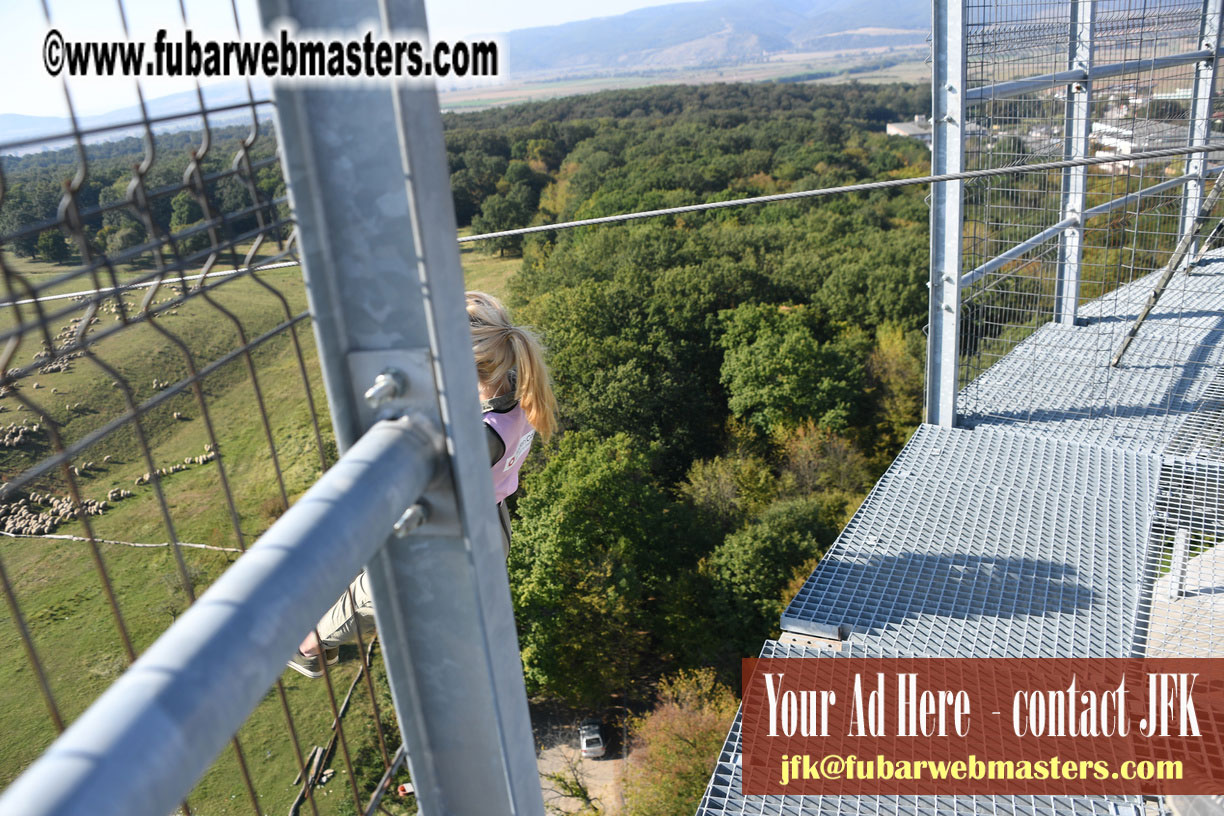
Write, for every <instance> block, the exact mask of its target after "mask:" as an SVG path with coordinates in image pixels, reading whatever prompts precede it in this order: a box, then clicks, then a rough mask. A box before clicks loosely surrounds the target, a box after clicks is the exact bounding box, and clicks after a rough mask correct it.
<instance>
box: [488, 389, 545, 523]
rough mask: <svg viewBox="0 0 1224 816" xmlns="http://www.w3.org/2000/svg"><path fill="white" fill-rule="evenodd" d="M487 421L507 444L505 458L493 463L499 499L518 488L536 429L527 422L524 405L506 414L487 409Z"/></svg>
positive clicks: (494, 481)
mask: <svg viewBox="0 0 1224 816" xmlns="http://www.w3.org/2000/svg"><path fill="white" fill-rule="evenodd" d="M484 421H485V422H486V423H487V424H488V425H489V427H491V428H492V429H493V430H494V431H496V432H497V435H498V436H500V437H501V440H502V443H503V444H504V445H505V446H506V450H505V452H503V453H502V457H501V458H500V459H498V460H497V461H496V462H494V463H493V496H494V499H495V500H496V501H499V502H500V501H504V500H505V498H506V497H507V496H509V495H511V494H512V493H514V491H515V490H518V475H519V468H521V467H522V465H523V460H524V459H526V458H527V454H528V453H529V452H530V451H531V440H532V439H534V438H535V429H534V428H532V427H531V423H530V422H528V421H527V414H525V413H524V412H523V406H522V405H521V404H519V405H515V406H514V407H513V408H511V409H510V410H509V411H506V412H505V413H498V412H497V411H487V412H485V414H484Z"/></svg>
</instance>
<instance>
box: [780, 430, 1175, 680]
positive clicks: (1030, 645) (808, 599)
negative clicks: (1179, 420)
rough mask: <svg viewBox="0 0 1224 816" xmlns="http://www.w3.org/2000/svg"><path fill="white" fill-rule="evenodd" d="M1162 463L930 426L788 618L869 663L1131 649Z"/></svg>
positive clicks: (785, 622)
mask: <svg viewBox="0 0 1224 816" xmlns="http://www.w3.org/2000/svg"><path fill="white" fill-rule="evenodd" d="M1158 473H1159V462H1158V460H1157V458H1156V457H1153V456H1150V455H1146V454H1142V453H1135V452H1131V451H1123V450H1111V449H1103V448H1096V447H1092V446H1087V445H1077V444H1073V443H1070V442H1063V441H1060V440H1056V439H1047V438H1043V437H1040V436H1034V435H1031V434H1017V433H1014V432H1011V431H1007V430H1003V429H999V428H993V427H983V428H979V429H977V430H974V431H964V430H954V429H951V430H950V429H943V428H936V427H933V426H929V425H927V426H923V427H921V428H919V430H918V432H917V433H916V434H915V435H914V438H913V439H912V440H911V441H910V443H909V444H908V445H907V446H906V447H905V450H904V451H902V453H901V455H900V456H898V457H897V459H896V461H895V462H894V463H893V465H892V466H891V467H890V468H889V469H888V471H887V472H886V473H885V474H884V476H883V477H882V478H881V479H880V481H879V482H878V483H877V485H876V487H875V489H874V490H872V492H871V494H870V495H869V496H868V498H867V500H866V501H865V502H864V503H863V505H862V506H861V507H860V508H859V511H858V513H856V514H855V516H854V518H853V519H852V520H851V521H850V523H849V524H848V525H847V526H846V529H845V530H844V531H843V532H842V534H841V536H840V537H839V538H838V540H837V543H836V544H835V545H834V546H833V548H832V549H830V550H829V552H828V553H827V554H826V555H825V556H824V558H823V559H821V562H820V564H819V566H818V567H817V568H816V571H815V572H814V573H813V574H812V575H811V577H810V578H809V579H808V580H807V582H806V583H805V584H804V586H803V588H802V589H801V590H800V591H799V594H798V595H796V597H795V598H794V600H793V601H791V603H790V606H788V607H787V609H786V611H785V613H784V614H783V616H782V626H783V628H784V629H787V630H789V631H793V632H801V633H806V634H812V635H817V636H821V637H832V638H839V637H840V638H846V639H848V640H850V641H851V642H852V643H853V642H872V643H874V644H875V645H876V646H877V651H876V653H877V654H888V655H902V654H904V655H912V656H924V657H1070V656H1089V655H1091V656H1100V657H1106V656H1121V655H1127V654H1129V653H1130V651H1131V648H1132V641H1133V639H1134V635H1135V632H1134V620H1135V616H1136V613H1137V611H1138V605H1139V596H1140V593H1139V577H1140V574H1141V567H1142V564H1143V561H1144V549H1145V546H1146V541H1147V531H1148V522H1149V516H1148V514H1149V512H1150V508H1151V507H1152V505H1153V500H1154V498H1155V493H1156V482H1157V476H1158Z"/></svg>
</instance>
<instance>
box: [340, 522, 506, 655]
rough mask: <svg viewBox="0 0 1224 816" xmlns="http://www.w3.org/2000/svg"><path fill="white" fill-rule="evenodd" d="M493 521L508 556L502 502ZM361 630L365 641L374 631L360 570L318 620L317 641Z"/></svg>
mask: <svg viewBox="0 0 1224 816" xmlns="http://www.w3.org/2000/svg"><path fill="white" fill-rule="evenodd" d="M497 520H498V522H499V525H500V527H501V533H502V548H503V551H504V554H505V555H507V556H508V555H510V511H509V510H507V509H506V505H505V503H504V502H498V504H497ZM358 626H360V627H361V639H362V640H363V641H367V642H368V640H369V638H370V635H371V634H372V633H373V632H374V600H373V599H372V598H371V597H370V579H369V578H368V577H366V574H365V572H364V571H362V573H361V574H360V575H358V576H357V578H356V580H354V581H353V582H352V583H351V584H349V586H348V591H347V592H345V593H344V594H343V595H341V596H340V600H338V601H336V602H335V603H334V604H332V607H331V609H329V610H327V611H326V612H325V613H323V617H322V618H320V619H319V623H318V624H317V628H318V630H319V642H320V643H322V644H323V645H324V646H325V647H326V648H328V649H334V648H335V647H337V646H340V645H341V644H344V643H349V642H350V641H354V640H356V639H357V627H358Z"/></svg>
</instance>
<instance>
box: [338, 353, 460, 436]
mask: <svg viewBox="0 0 1224 816" xmlns="http://www.w3.org/2000/svg"><path fill="white" fill-rule="evenodd" d="M345 361H346V362H347V364H348V370H349V377H350V378H351V380H350V382H352V383H353V384H354V385H356V386H357V388H359V389H361V391H362V392H363V393H365V395H366V399H363V400H361V401H360V402H359V403H358V405H357V416H358V417H359V418H360V420H361V427H362V428H363V429H364V428H369V427H371V426H372V425H374V423H376V422H378V421H379V420H381V419H395V418H396V417H402V416H408V417H412V418H413V419H414V420H416V419H418V418H421V419H427V420H429V421H430V422H432V423H433V424H434V427H437V428H440V427H442V417H441V415H440V413H439V412H438V391H437V388H436V387H435V385H434V377H433V367H432V366H431V365H430V356H429V349H427V348H418V349H386V350H383V351H353V352H349V353H348V354H347V355H345Z"/></svg>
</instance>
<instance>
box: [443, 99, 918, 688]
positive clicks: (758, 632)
mask: <svg viewBox="0 0 1224 816" xmlns="http://www.w3.org/2000/svg"><path fill="white" fill-rule="evenodd" d="M928 108H929V96H928V91H927V90H926V89H924V88H917V87H905V86H882V87H871V86H862V85H847V86H840V87H829V86H804V85H771V84H762V85H717V86H704V87H656V88H650V89H645V90H640V91H630V92H618V93H607V94H599V95H594V96H589V97H577V98H572V99H563V100H556V101H553V102H547V103H542V104H538V105H528V106H519V107H515V108H510V109H504V110H493V111H486V112H483V113H477V114H465V115H456V116H451V117H449V118H448V120H447V123H446V124H447V134H446V136H447V139H446V143H447V152H448V158H449V160H450V164H451V170H452V176H451V179H452V188H453V190H454V193H455V207H456V212H457V215H458V217H459V223H460V225H461V226H466V225H468V224H470V225H471V227H472V229H473V231H474V232H476V233H483V232H489V231H494V230H504V229H509V228H514V227H519V226H526V225H530V224H540V223H550V222H557V221H567V220H572V219H576V218H589V217H595V216H601V215H608V214H613V213H618V212H629V211H634V210H644V209H653V208H659V207H668V206H675V205H680V204H688V203H693V202H704V201H719V200H725V199H733V198H742V197H747V196H754V195H762V194H767V193H775V192H787V191H791V190H802V189H810V188H816V187H825V186H830V185H837V184H846V183H849V182H856V181H868V180H875V179H889V178H898V177H905V176H916V175H922V174H924V173H926V172H927V170H928V166H929V153H928V151H927V149H926V148H925V147H924V146H923V145H922V144H920V143H918V142H916V141H909V140H905V139H900V138H896V137H889V136H885V135H884V134H883V132H882V131H883V129H884V124H885V123H886V122H887V121H890V120H892V121H896V120H898V119H902V118H909V117H912V115H913V114H914V113H916V112H919V111H924V110H927V109H928ZM923 196H924V189H921V188H917V187H914V188H905V189H899V190H888V191H880V192H875V193H871V194H869V195H850V196H838V197H832V198H828V199H819V200H811V201H807V202H799V203H784V204H769V205H756V206H749V207H742V208H733V209H722V210H717V211H714V212H710V213H705V214H697V215H684V216H677V217H664V218H655V219H651V220H649V221H642V222H630V223H629V224H625V225H618V226H610V227H585V228H578V229H574V230H565V231H560V232H555V233H542V234H536V235H532V236H530V237H528V238H527V239H526V240H522V239H518V238H510V239H496V240H491V241H488V242H486V244H487V246H486V247H485V251H487V252H490V253H495V254H499V255H501V254H518V253H521V255H522V267H521V269H520V271H519V272H517V273H516V274H515V275H514V277H513V278H512V279H511V280H510V282H509V286H508V290H509V293H510V296H509V301H510V304H509V305H510V306H511V308H512V311H513V312H514V315H515V320H516V321H519V322H524V323H527V324H530V325H532V326H534V327H536V328H537V329H538V330H539V331H540V333H541V334H542V336H543V338H544V340H545V342H546V345H547V346H548V348H549V352H550V363H551V367H552V373H553V377H554V381H555V386H556V389H557V394H558V399H559V402H560V406H561V413H562V426H563V429H564V432H563V433H562V434H561V435H560V437H559V439H557V440H556V442H555V443H554V444H552V445H551V446H549V447H547V448H543V449H541V450H539V451H538V452H537V453H536V454H535V459H534V461H533V462H532V463H530V464H529V465H528V467H527V468H526V475H525V477H524V480H523V482H524V483H523V488H522V490H521V491H520V493H519V496H518V501H517V506H516V508H515V534H514V545H513V548H512V552H511V556H510V564H509V567H510V576H511V586H512V592H513V595H514V600H515V604H516V612H517V614H518V621H519V630H520V638H521V645H522V650H523V660H524V664H525V669H526V673H527V679H528V683H529V689H530V691H532V692H534V693H544V694H548V695H553V696H557V697H560V698H563V699H565V700H568V701H570V702H572V703H575V704H582V705H587V706H596V707H598V706H600V705H605V704H606V703H607V701H608V700H610V699H613V698H615V697H622V696H624V697H627V698H629V699H642V698H643V697H644V696H645V695H646V694H647V693H648V690H649V689H650V688H651V687H652V686H653V683H654V682H655V681H656V680H657V679H658V678H659V677H660V676H662V675H664V674H668V673H671V672H675V671H678V670H682V669H697V668H699V667H713V668H714V669H715V670H716V671H717V675H718V677H719V678H720V679H721V680H722V681H723V682H726V683H729V684H732V685H734V683H735V678H736V676H737V675H738V672H739V661H740V658H742V657H745V656H754V655H755V654H756V653H757V651H758V650H759V648H760V645H761V642H762V641H763V640H764V638H766V637H767V636H769V635H770V634H771V633H773V632H775V631H776V626H777V620H778V615H779V613H780V611H781V609H782V607H783V603H784V600H785V599H786V598H788V597H789V594H790V593H792V592H793V591H794V589H795V587H796V585H797V582H798V581H801V580H802V578H803V577H805V576H806V575H807V574H808V573H809V571H810V570H811V569H812V567H813V565H814V563H815V562H816V560H817V559H818V558H819V557H820V555H821V554H822V553H823V552H824V551H825V550H826V549H827V547H828V546H829V545H830V543H831V542H832V541H833V539H834V538H835V536H836V534H837V532H838V531H839V530H840V529H841V527H842V525H843V524H844V523H845V521H846V520H847V519H848V517H849V515H850V514H851V513H852V512H853V511H854V509H855V508H856V507H857V505H858V503H859V502H860V501H861V500H862V498H863V496H864V495H865V492H866V490H867V489H868V487H869V486H870V485H871V484H872V483H873V481H874V480H875V478H876V477H877V476H878V474H879V473H880V472H881V471H882V469H883V468H884V467H885V466H886V465H887V463H888V462H889V461H891V459H892V457H893V456H894V455H895V454H896V452H897V450H898V449H899V447H900V445H901V444H903V443H904V441H905V440H906V438H907V436H908V434H909V432H910V431H911V429H912V428H913V427H914V426H915V425H916V424H917V422H918V421H919V411H920V407H921V392H920V388H921V360H922V350H923V339H922V333H921V327H922V325H923V323H924V322H925V317H926V289H925V281H926V274H927V272H926V269H927V263H928V258H927V230H928V209H927V207H926V205H925V203H924V200H923Z"/></svg>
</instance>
